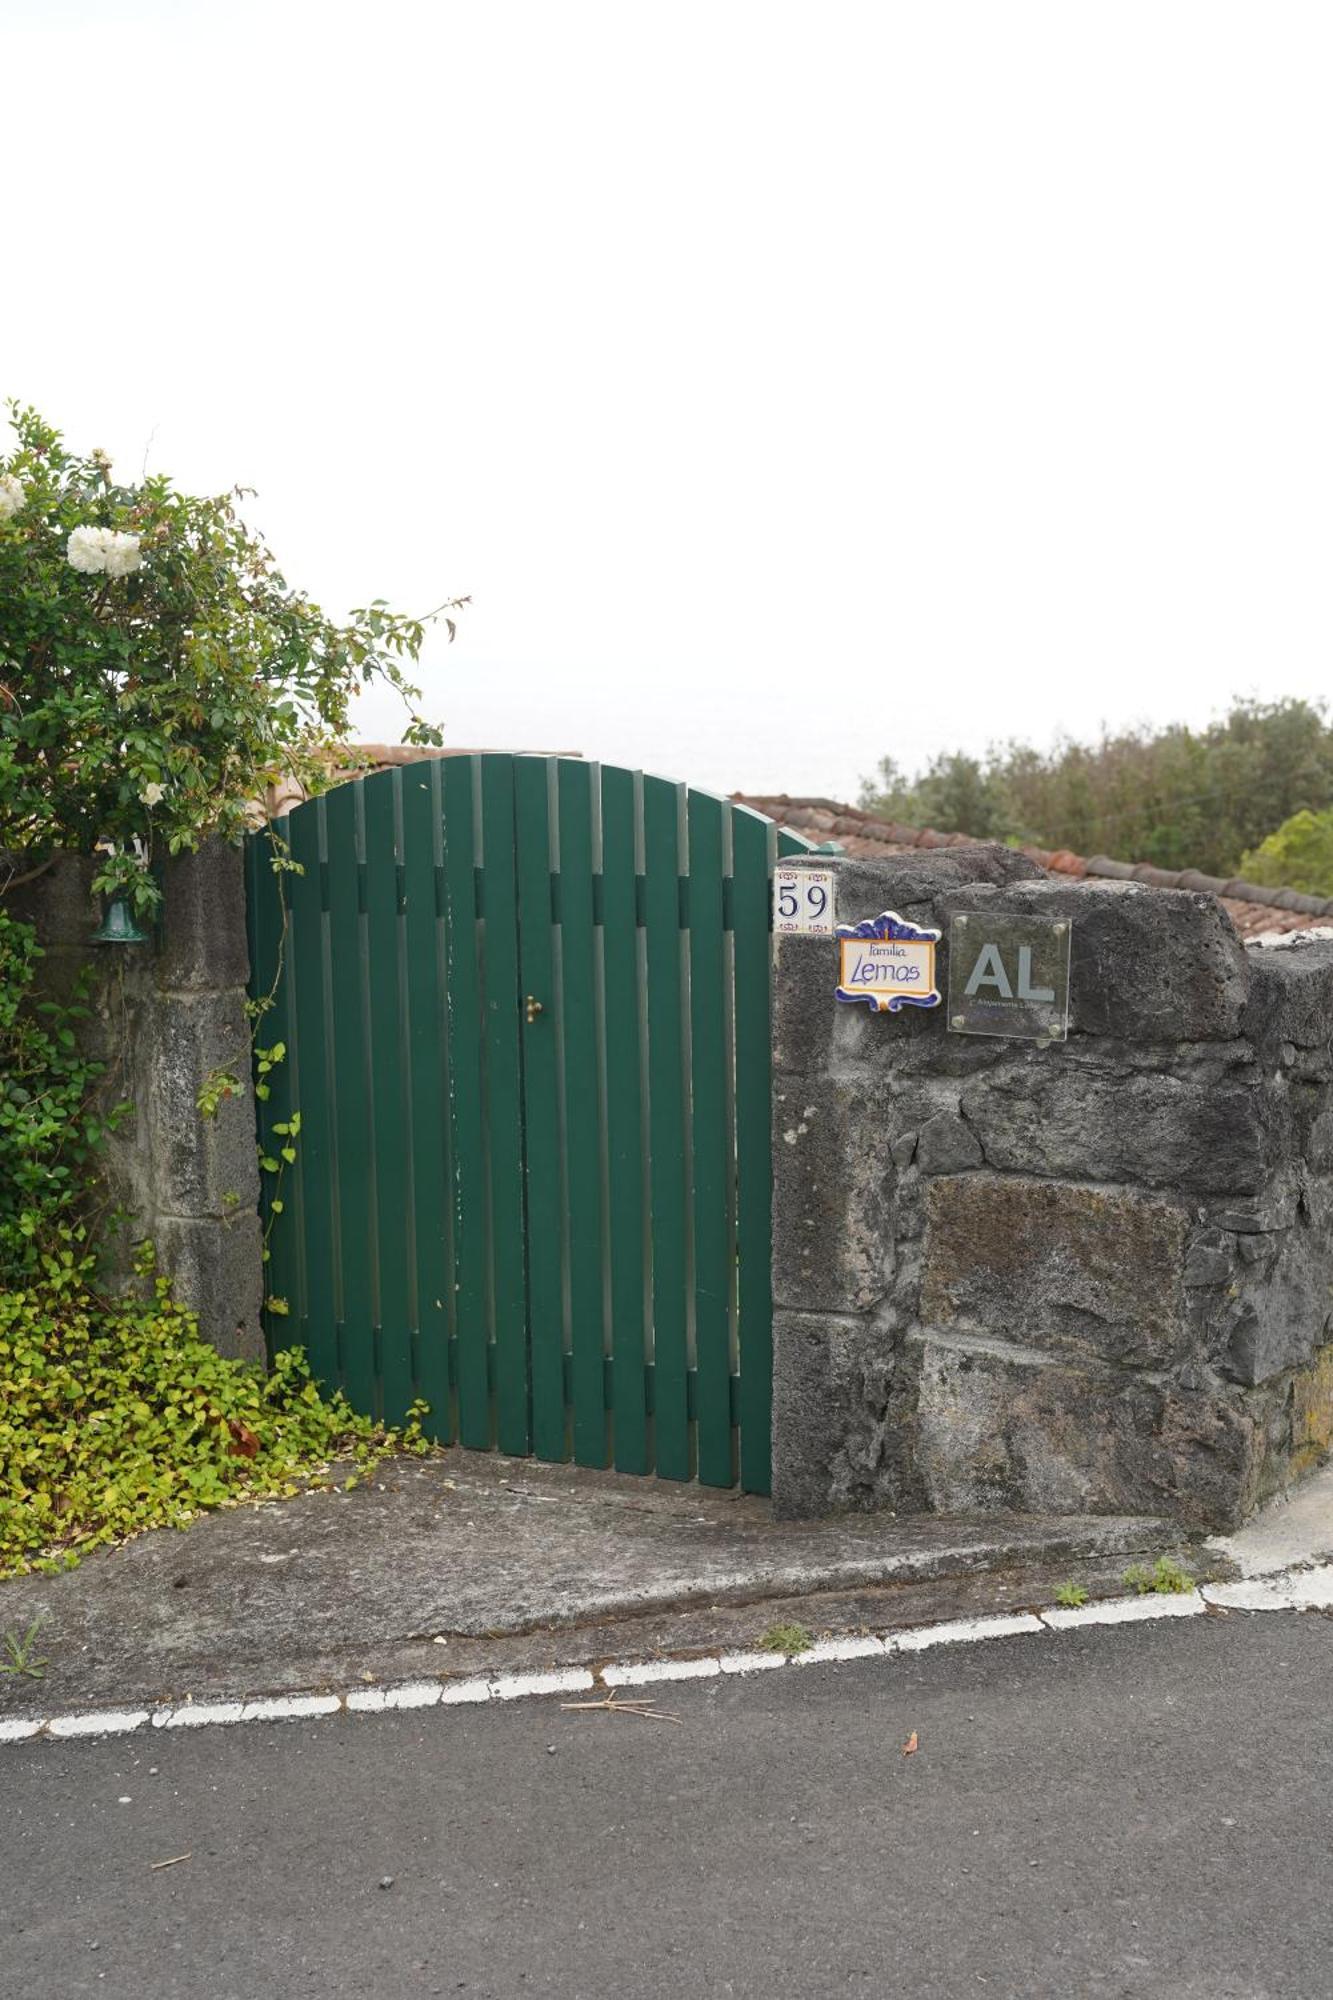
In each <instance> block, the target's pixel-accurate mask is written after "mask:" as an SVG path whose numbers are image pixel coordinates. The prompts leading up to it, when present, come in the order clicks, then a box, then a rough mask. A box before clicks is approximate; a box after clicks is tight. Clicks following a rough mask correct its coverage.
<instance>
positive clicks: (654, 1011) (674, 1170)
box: [643, 777, 691, 1479]
mask: <svg viewBox="0 0 1333 2000" xmlns="http://www.w3.org/2000/svg"><path fill="white" fill-rule="evenodd" d="M679 825H680V791H679V788H678V787H677V786H675V785H673V784H670V783H668V782H667V780H666V779H664V778H649V777H645V779H644V781H643V835H644V841H643V845H644V855H643V873H644V891H643V902H644V929H645V932H646V945H647V968H648V1184H649V1205H650V1211H651V1218H652V1307H653V1443H654V1458H655V1462H656V1467H657V1471H658V1472H659V1473H660V1474H661V1476H662V1477H663V1478H664V1479H688V1478H689V1476H690V1470H691V1466H690V1418H689V1403H688V1393H689V1392H688V1386H687V1385H688V1377H689V1330H688V1306H687V1298H686V1289H687V1270H688V1266H687V1261H686V1260H687V1238H686V1228H685V1214H686V1187H687V1181H686V1159H685V1055H684V1023H683V1016H682V1006H681V971H682V968H681V936H680V832H679Z"/></svg>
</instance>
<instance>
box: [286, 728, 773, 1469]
mask: <svg viewBox="0 0 1333 2000" xmlns="http://www.w3.org/2000/svg"><path fill="white" fill-rule="evenodd" d="M275 830H276V832H277V834H278V835H279V836H280V838H281V839H282V840H283V841H284V842H285V843H286V844H287V846H288V848H289V850H290V855H291V859H292V860H293V861H294V862H295V863H296V864H298V867H299V869H300V872H299V873H295V872H286V873H282V872H275V871H274V869H273V866H272V852H273V850H272V848H271V846H270V843H269V840H268V837H267V835H266V834H264V833H259V834H255V835H253V836H251V838H250V840H249V842H248V857H247V858H248V886H249V911H250V947H251V965H252V969H253V970H252V992H253V993H255V994H257V995H258V994H265V993H268V992H269V991H270V990H274V991H275V993H276V1000H275V1005H274V1007H273V1009H272V1010H271V1011H270V1012H269V1013H268V1014H267V1015H265V1017H264V1024H263V1027H262V1028H261V1030H260V1032H259V1035H258V1040H259V1041H260V1042H261V1043H262V1044H264V1045H265V1046H271V1045H272V1044H274V1043H282V1044H283V1045H284V1046H285V1050H286V1055H285V1059H284V1060H283V1061H281V1062H279V1063H278V1064H277V1066H276V1067H275V1068H274V1069H273V1071H272V1072H271V1074H270V1076H269V1078H268V1081H269V1083H270V1086H271V1090H270V1095H269V1096H268V1098H267V1099H266V1100H265V1101H264V1102H262V1103H261V1104H260V1106H259V1113H260V1139H261V1152H263V1153H264V1154H265V1155H266V1156H267V1157H268V1159H269V1160H270V1162H272V1163H275V1164H277V1165H279V1166H280V1167H281V1172H280V1173H275V1172H273V1171H271V1170H270V1171H269V1172H267V1173H266V1174H265V1176H264V1177H263V1178H264V1181H265V1200H266V1205H267V1211H268V1213H267V1214H266V1218H265V1219H266V1221H267V1220H269V1219H270V1218H271V1219H272V1222H273V1227H272V1230H271V1233H270V1237H269V1243H270V1250H271V1258H270V1263H269V1267H268V1276H267V1285H268V1292H269V1298H270V1301H275V1302H277V1303H276V1304H274V1305H272V1306H271V1309H270V1311H269V1313H268V1329H269V1339H270V1344H271V1345H272V1346H282V1345H286V1344H292V1343H299V1344H300V1345H302V1346H303V1347H305V1348H306V1350H307V1352H308V1353H309V1356H310V1360H311V1365H312V1367H313V1369H314V1372H315V1374H316V1375H317V1376H318V1377H319V1378H320V1379H321V1380H323V1381H325V1382H329V1383H337V1384H339V1385H340V1386H341V1387H342V1388H343V1389H345V1391H346V1392H347V1395H348V1396H349V1398H350V1399H351V1401H352V1402H353V1403H354V1404H355V1405H356V1406H357V1407H358V1408H360V1409H363V1410H367V1411H370V1412H373V1413H374V1414H375V1415H377V1416H383V1417H385V1418H387V1419H388V1420H390V1421H396V1420H399V1419H401V1418H402V1417H403V1416H404V1415H405V1414H406V1412H407V1410H408V1407H409V1405H410V1404H411V1403H412V1401H413V1400H414V1398H418V1397H420V1398H424V1399H425V1401H426V1402H428V1403H429V1405H430V1408H431V1413H432V1414H431V1417H430V1419H429V1421H428V1423H427V1426H426V1427H427V1429H429V1430H431V1431H433V1432H434V1434H435V1435H437V1436H439V1437H440V1438H442V1439H445V1440H448V1441H454V1440H457V1441H459V1442H461V1443H462V1444H465V1445H469V1446H473V1447H477V1448H480V1449H483V1450H486V1449H497V1448H498V1449H499V1450H500V1451H503V1452H509V1453H514V1454H521V1453H533V1454H535V1455H536V1456H537V1457H538V1458H544V1459H565V1458H570V1457H572V1458H574V1459H575V1460H576V1461H577V1462H578V1463H579V1464H580V1465H598V1466H602V1465H612V1464H613V1465H615V1466H616V1467H617V1468H618V1469H619V1470H620V1471H622V1472H635V1473H646V1472H656V1473H659V1474H661V1475H662V1476H664V1477H666V1478H671V1479H688V1478H691V1477H696V1476H697V1477H698V1478H699V1479H700V1480H701V1481H703V1482H704V1483H705V1484H707V1485H710V1486H731V1485H733V1484H735V1483H736V1481H737V1480H738V1479H739V1481H740V1484H741V1485H742V1486H743V1487H744V1488H745V1489H746V1490H747V1491H748V1492H752V1493H765V1492H767V1491H768V1485H769V1404H770V1386H771V1289H770V1258H769V1197H770V1155H769V1139H770V1107H769V1078H770V1056H769V951H770V931H769V904H770V888H769V885H770V879H771V875H772V867H773V861H774V858H775V856H776V855H777V854H778V853H779V852H782V853H788V852H797V851H801V850H803V848H804V846H805V843H803V842H801V841H799V840H797V839H796V838H795V837H794V836H791V835H789V834H786V833H779V830H778V829H777V828H776V827H775V826H774V825H773V824H772V822H771V821H769V820H766V819H763V818H761V817H760V816H759V815H758V814H756V813H753V812H749V811H747V810H746V809H745V808H743V807H740V806H735V805H731V804H729V803H727V802H726V801H724V800H721V799H718V798H714V797H712V796H711V795H710V794H708V793H706V792H700V791H695V790H693V789H691V788H689V787H687V786H684V785H679V784H673V783H670V782H668V781H667V780H665V779H662V778H653V777H645V776H642V775H641V774H639V773H637V772H633V771H626V770H619V769H615V768H613V767H611V766H609V765H602V766H598V765H595V764H586V763H583V762H580V761H578V760H576V759H572V758H545V757H512V756H458V757H447V758H441V759H433V760H427V761H423V762H420V763H415V764H410V765H406V766H404V767H401V768H399V769H395V770H392V771H386V772H383V773H381V774H378V775H377V776H375V777H371V778H367V779H365V780H360V781H357V782H354V783H349V784H345V785H340V786H337V787H336V788H335V789H334V790H332V791H331V792H329V793H328V794H327V795H326V796H324V797H322V798H319V799H315V800H312V801H310V802H309V803H307V804H305V805H301V806H298V807H297V808H296V809H295V810H294V811H293V812H292V813H291V814H290V815H289V816H288V817H286V818H285V819H279V820H278V821H277V822H276V823H275ZM293 1113H296V1114H298V1116H297V1119H296V1121H295V1122H296V1123H297V1124H298V1126H299V1130H298V1131H297V1133H296V1134H295V1135H294V1136H292V1135H291V1134H290V1133H289V1132H288V1131H286V1130H283V1129H282V1128H289V1127H290V1126H291V1125H292V1123H293ZM284 1146H285V1147H286V1148H287V1150H288V1151H289V1152H291V1153H294V1154H295V1158H294V1160H292V1161H291V1162H290V1164H289V1163H287V1162H285V1161H284V1159H283V1148H284ZM275 1207H276V1208H277V1209H278V1213H277V1214H276V1215H274V1214H273V1210H274V1208H275ZM283 1305H285V1307H286V1311H285V1312H283V1311H282V1310H281V1307H282V1306H283Z"/></svg>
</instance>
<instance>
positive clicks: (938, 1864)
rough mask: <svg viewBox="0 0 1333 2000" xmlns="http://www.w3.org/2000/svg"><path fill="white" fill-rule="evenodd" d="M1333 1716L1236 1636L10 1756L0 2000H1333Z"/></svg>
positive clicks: (1138, 1636) (1281, 1632) (1112, 1635)
mask: <svg viewBox="0 0 1333 2000" xmlns="http://www.w3.org/2000/svg"><path fill="white" fill-rule="evenodd" d="M1331 1697H1333V1620H1329V1619H1326V1618H1322V1617H1318V1616H1308V1615H1307V1616H1296V1615H1278V1616H1268V1617H1263V1616H1256V1617H1243V1616H1237V1615H1233V1616H1230V1617H1227V1618H1220V1617H1208V1618H1195V1619H1186V1620H1180V1621H1170V1622H1166V1623H1163V1624H1161V1625H1157V1626H1138V1627H1125V1628H1122V1629H1119V1630H1098V1631H1087V1632H1079V1633H1068V1634H1061V1635H1058V1636H1045V1637H1042V1638H1038V1639H1024V1638H1020V1639H1010V1640H1002V1641H995V1642H992V1643H990V1644H986V1645H979V1646H977V1645H974V1646H970V1647H967V1648H965V1649H957V1650H949V1649H941V1650H940V1651H938V1652H931V1653H924V1654H921V1655H918V1656H915V1657H910V1656H905V1657H901V1658H898V1659H894V1660H890V1661H887V1662H885V1661H880V1662H860V1663H857V1664H855V1665H848V1666H843V1667H823V1668H815V1667H810V1668H799V1669H797V1668H788V1669H784V1670H783V1671H781V1672H779V1673H773V1674H764V1675H758V1676H755V1677H754V1678H752V1679H747V1680H739V1679H732V1678H730V1677H728V1678H726V1679H724V1680H718V1681H712V1682H707V1683H696V1684H694V1685H682V1686H680V1687H677V1688H667V1689H664V1690H663V1691H662V1694H661V1706H662V1707H663V1709H665V1710H667V1711H669V1712H670V1713H671V1714H673V1715H675V1716H678V1717H679V1723H671V1722H656V1721H644V1720H641V1719H636V1718H631V1717H625V1716H613V1715H605V1714H592V1715H576V1714H568V1713H564V1712H562V1710H561V1709H560V1707H559V1705H558V1703H557V1702H555V1701H545V1700H544V1701H528V1702H523V1703H516V1704H514V1706H513V1707H501V1706H498V1705H495V1706H492V1707H490V1708H488V1709H482V1710H477V1709H465V1708H456V1709H452V1710H440V1709H437V1710H434V1711H432V1712H429V1713H426V1714H421V1715H416V1716H414V1715H412V1714H401V1715H386V1716H375V1717H369V1718H357V1719H352V1718H340V1719H338V1720H332V1721H327V1722H319V1723H310V1724H298V1723H286V1724H270V1725H251V1726H248V1727H243V1728H239V1729H214V1730H203V1731H199V1732H197V1733H187V1732H174V1733H167V1732H155V1733H153V1734H152V1735H151V1736H145V1737H130V1738H122V1739H119V1740H109V1741H106V1742H101V1743H98V1742H87V1743H80V1742H74V1743H68V1744H59V1743H54V1742H44V1743H40V1744H37V1745H33V1746H5V1747H3V1748H0V1995H3V1996H4V2000H11V1996H13V2000H48V1997H49V1996H50V1997H52V2000H80V1996H84V1995H96V1996H100V1997H101V2000H111V1996H124V2000H164V1997H165V1996H168V1995H171V1996H177V1995H181V1996H184V1995H188V1996H190V2000H260V1997H261V1996H263V2000H288V1996H298V1995H300V1996H303V1995H307V1994H317V1995H319V1996H321V2000H324V1996H343V1995H355V1996H356V2000H397V1996H399V1995H403V1996H407V1995H412V1996H417V1995H429V1994H459V1993H461V1994H466V1995H468V1996H471V2000H479V1996H488V1997H489V2000H495V1996H504V2000H509V1996H521V1995H529V1994H531V1995H550V1994H555V1995H562V1996H575V1995H578V1996H585V1997H586V2000H603V1996H605V2000H611V1996H615V2000H621V1997H622V1996H631V2000H637V1996H643V2000H657V1996H668V1995H669V1996H671V2000H681V1996H695V1995H699V1996H713V1995H719V1996H722V1995H728V1996H743V1997H744V2000H749V1996H754V1997H755V2000H758V1996H763V2000H772V1996H807V1995H808V1996H820V2000H822V1996H825V1995H843V1994H855V1995H862V1994H864V1995H867V1996H869V1995H872V1994H873V1995H881V1994H895V1995H896V1994H903V1995H910V1996H912V2000H930V1996H935V1995H948V1996H954V1995H969V1996H971V1995H978V1994H984V1995H988V1996H993V2000H998V1996H1001V1995H1004V1996H1016V1997H1017V1996H1024V2000H1029V1996H1061V2000H1064V1996H1070V1995H1082V1994H1094V1995H1099V1996H1100V1995H1152V1996H1153V2000H1185V1996H1188V2000H1241V1996H1243V2000H1260V1996H1264V2000H1268V1996H1272V2000H1277V1996H1278V1995H1282V1996H1283V2000H1326V1996H1329V1995H1333V1842H1331V1840H1330V1831H1331V1827H1330V1821H1331V1818H1333V1730H1331V1727H1330V1710H1331V1708H1333V1699H1331ZM912 1732H915V1733H916V1737H917V1741H918V1745H919V1747H918V1748H917V1750H916V1752H915V1754H913V1755H910V1756H905V1755H904V1754H903V1746H904V1744H905V1742H906V1741H907V1740H908V1739H909V1737H910V1736H911V1734H912ZM179 1855H188V1856H189V1857H190V1858H189V1859H188V1860H182V1861H179V1862H177V1863H176V1865H175V1866H172V1867H168V1868H154V1866H153V1864H154V1863H159V1862H162V1861H167V1860H171V1859H172V1858H173V1857H176V1856H179ZM386 1885H387V1886H386Z"/></svg>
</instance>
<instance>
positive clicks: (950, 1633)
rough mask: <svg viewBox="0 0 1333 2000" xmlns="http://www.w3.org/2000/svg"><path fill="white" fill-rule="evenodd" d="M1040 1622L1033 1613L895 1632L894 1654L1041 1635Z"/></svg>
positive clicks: (961, 1620) (891, 1649)
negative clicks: (1027, 1635)
mask: <svg viewBox="0 0 1333 2000" xmlns="http://www.w3.org/2000/svg"><path fill="white" fill-rule="evenodd" d="M1044 1629H1045V1628H1044V1627H1043V1625H1042V1622H1041V1620H1040V1618H1034V1617H1033V1615H1032V1613H1031V1612H1030V1611H1009V1612H1003V1613H1001V1614H1000V1615H999V1616H998V1617H995V1618H957V1619H950V1620H949V1621H948V1623H947V1624H944V1625H924V1626H922V1627H920V1628H919V1629H918V1630H917V1631H915V1632H895V1633H893V1635H892V1637H891V1638H890V1639H889V1642H888V1650H889V1652H891V1653H921V1652H924V1651H925V1649H926V1647H927V1646H969V1645H971V1644H972V1643H973V1642H974V1641H975V1640H978V1639H1007V1638H1008V1637H1009V1636H1010V1634H1011V1633H1018V1632H1041V1631H1043V1630H1044Z"/></svg>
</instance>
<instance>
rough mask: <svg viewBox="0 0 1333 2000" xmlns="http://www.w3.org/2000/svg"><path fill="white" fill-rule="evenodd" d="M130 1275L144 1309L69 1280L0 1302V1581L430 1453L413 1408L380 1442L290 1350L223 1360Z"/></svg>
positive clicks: (380, 1431) (379, 1429)
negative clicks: (331, 1472) (337, 1472)
mask: <svg viewBox="0 0 1333 2000" xmlns="http://www.w3.org/2000/svg"><path fill="white" fill-rule="evenodd" d="M142 1263H143V1266H144V1268H145V1284H146V1285H147V1286H148V1287H149V1288H150V1289H149V1290H148V1293H147V1296H144V1297H127V1298H119V1299H107V1298H103V1297H101V1296H100V1295H99V1294H98V1293H97V1291H96V1290H95V1288H94V1287H93V1286H92V1285H91V1284H90V1283H89V1282H88V1280H87V1278H86V1276H85V1275H83V1274H80V1273H79V1272H77V1271H75V1270H72V1269H66V1270H65V1271H64V1272H63V1273H61V1272H57V1273H56V1274H55V1275H54V1276H50V1275H43V1276H40V1277H37V1278H35V1279H33V1280H32V1281H31V1282H30V1283H28V1284H27V1285H25V1286H23V1287H20V1288H18V1289H14V1290H6V1291H0V1391H2V1392H3V1393H2V1394H0V1577H4V1576H13V1575H21V1574H23V1573H24V1572H25V1571H29V1570H54V1569H59V1568H62V1567H67V1566H70V1565H72V1564H73V1563H75V1562H77V1561H78V1560H79V1559H80V1557H82V1556H84V1555H86V1554H87V1553H88V1552H89V1550H91V1549H95V1548H98V1547H101V1546H104V1545H106V1544H108V1543H114V1542H120V1541H124V1540H125V1539H126V1538H127V1537H129V1536H131V1535H135V1534H138V1533H140V1532H141V1531H142V1530H143V1529H145V1528H162V1527H184V1526H185V1525H186V1524H187V1523H188V1522H189V1521H191V1520H193V1519H194V1518H195V1516H196V1515H198V1514H200V1513H202V1512H203V1511H205V1510H206V1509H210V1508H216V1507H226V1506H234V1505H236V1504H238V1503H240V1502H243V1501H247V1500H257V1499H261V1498H264V1497H266V1496H275V1495H291V1494H294V1493H296V1492H297V1491H299V1490H300V1488H301V1486H302V1485H303V1484H307V1483H309V1482H311V1481H318V1480H320V1479H322V1478H324V1477H326V1475H327V1468H328V1467H329V1465H330V1462H331V1461H333V1460H339V1461H343V1462H347V1461H350V1468H349V1471H348V1473H347V1474H345V1475H344V1477H345V1478H346V1483H347V1484H351V1483H352V1482H353V1481H354V1480H355V1479H357V1478H360V1477H364V1476H365V1475H366V1474H367V1473H368V1472H371V1471H373V1469H374V1468H375V1466H376V1465H377V1464H379V1463H380V1462H381V1460H383V1459H384V1458H385V1457H386V1456H387V1455H388V1454H389V1453H390V1452H395V1451H409V1452H420V1453H425V1452H427V1451H430V1450H431V1449H432V1448H433V1447H432V1446H431V1445H430V1444H429V1442H428V1441H427V1439H426V1438H425V1437H423V1435H422V1433H421V1430H420V1425H419V1417H420V1412H419V1411H414V1413H413V1416H412V1418H411V1420H410V1421H409V1423H408V1425H407V1426H406V1427H405V1428H404V1429H402V1430H399V1431H394V1430H389V1429H386V1428H385V1427H383V1426H382V1425H377V1424H376V1423H375V1422H374V1421H373V1420H372V1419H371V1418H369V1417H364V1416H360V1415H358V1414H357V1413H356V1412H355V1411H354V1410H353V1409H352V1408H351V1407H350V1405H349V1404H348V1403H347V1402H346V1401H345V1400H344V1399H343V1397H342V1396H341V1395H339V1394H337V1393H333V1394H321V1392H320V1390H319V1388H318V1387H317V1386H316V1384H315V1383H314V1382H313V1381H312V1380H311V1378H310V1374H309V1370H308V1367H307V1365H306V1360H305V1356H304V1354H303V1353H302V1351H301V1350H300V1349H299V1348H288V1349H285V1350H283V1351H282V1352H280V1353H279V1354H278V1355H276V1356H275V1358H274V1361H273V1365H272V1367H271V1369H269V1370H265V1369H264V1368H262V1367H259V1366H256V1365H254V1364H251V1363H247V1362H242V1361H229V1360H225V1359H224V1358H223V1357H222V1356H221V1355H220V1354H219V1353H218V1352H217V1350H216V1349H215V1348H213V1347H211V1346H210V1345H209V1344H208V1342H207V1341H205V1340H203V1339H202V1338H201V1337H200V1334H199V1330H198V1326H197V1324H196V1322H195V1320H194V1318H193V1316H192V1315H191V1314H190V1313H188V1312H187V1311H186V1310H185V1309H184V1308H183V1307H182V1306H180V1305H179V1304H178V1303H177V1302H176V1301H175V1300H174V1299H173V1298H172V1296H171V1287H170V1285H169V1283H168V1282H167V1280H166V1279H165V1278H161V1277H155V1278H153V1277H149V1276H148V1275H147V1265H148V1257H147V1253H145V1255H144V1257H143V1259H142Z"/></svg>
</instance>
